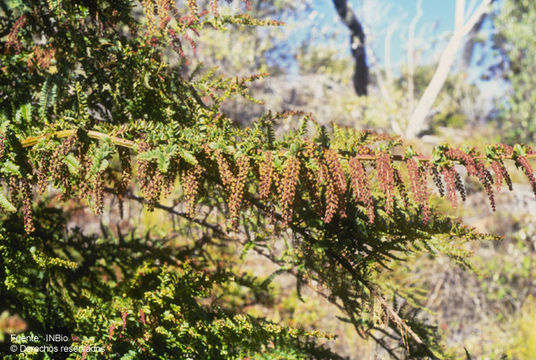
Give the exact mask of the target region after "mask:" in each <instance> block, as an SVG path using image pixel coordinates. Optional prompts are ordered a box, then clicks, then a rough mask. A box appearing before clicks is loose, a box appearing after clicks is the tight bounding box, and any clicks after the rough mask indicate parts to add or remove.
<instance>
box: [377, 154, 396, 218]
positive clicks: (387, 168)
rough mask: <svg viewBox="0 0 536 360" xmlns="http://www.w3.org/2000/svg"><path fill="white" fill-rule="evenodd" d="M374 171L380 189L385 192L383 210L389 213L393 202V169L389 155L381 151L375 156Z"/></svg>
mask: <svg viewBox="0 0 536 360" xmlns="http://www.w3.org/2000/svg"><path fill="white" fill-rule="evenodd" d="M376 171H377V172H378V182H379V186H380V190H381V191H382V192H383V193H384V194H385V197H386V207H385V212H386V213H387V214H391V212H392V211H393V204H394V188H395V181H394V171H393V168H392V166H391V157H390V156H389V154H388V153H386V152H384V151H382V152H380V153H379V154H378V155H377V156H376Z"/></svg>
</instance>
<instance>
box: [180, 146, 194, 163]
mask: <svg viewBox="0 0 536 360" xmlns="http://www.w3.org/2000/svg"><path fill="white" fill-rule="evenodd" d="M181 157H182V158H183V159H184V160H185V161H186V162H187V163H188V164H190V165H197V164H198V161H197V159H196V158H195V156H194V155H193V154H192V153H191V152H189V151H188V150H185V149H181Z"/></svg>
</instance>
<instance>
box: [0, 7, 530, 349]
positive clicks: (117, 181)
mask: <svg viewBox="0 0 536 360" xmlns="http://www.w3.org/2000/svg"><path fill="white" fill-rule="evenodd" d="M3 9H4V8H3ZM140 12H141V14H140ZM4 14H5V15H6V16H7V17H8V21H9V22H10V24H11V25H10V32H9V34H7V35H6V37H5V38H3V39H2V48H3V50H4V52H3V53H2V55H0V61H1V63H2V68H1V75H0V79H1V83H0V96H1V97H2V99H5V101H4V102H3V103H2V104H1V105H0V112H1V114H2V115H1V116H2V124H1V127H0V129H1V135H2V137H1V139H0V155H1V157H0V161H1V164H0V173H1V175H2V180H3V183H4V184H5V186H6V187H7V189H8V191H5V190H3V191H1V192H0V193H1V194H3V196H2V197H0V206H1V207H2V209H3V211H4V212H5V216H4V218H3V219H2V224H3V230H2V231H3V233H2V238H1V242H0V246H1V248H0V249H1V250H2V252H3V254H2V260H1V264H2V267H1V269H2V270H1V271H2V275H3V276H2V278H3V279H5V280H4V281H3V283H2V284H1V285H0V290H1V295H2V302H1V303H0V304H1V308H0V310H2V311H3V310H5V309H7V310H9V312H10V313H14V314H19V315H20V316H21V317H22V318H23V319H24V320H25V321H27V323H28V329H27V333H28V334H34V333H35V334H44V333H47V332H50V331H52V330H55V329H61V332H62V333H65V334H68V335H69V336H72V335H76V336H78V337H79V340H76V339H73V338H71V339H72V340H73V342H75V343H77V341H79V342H81V343H82V344H83V345H92V346H93V345H95V346H102V347H104V348H106V351H107V352H106V355H102V354H101V355H99V354H97V353H87V354H84V355H83V356H82V357H83V358H85V357H86V356H91V357H99V356H103V358H110V357H113V356H115V357H117V358H135V357H140V358H144V357H146V358H155V357H161V358H172V356H175V354H181V355H183V356H189V357H191V358H200V359H202V358H207V357H208V358H220V357H231V358H243V357H245V356H252V357H255V356H258V357H261V358H262V357H275V358H277V357H278V356H279V357H280V358H292V357H295V358H311V357H318V358H321V357H323V358H336V357H337V355H335V354H332V353H331V352H329V351H328V350H325V349H324V348H322V347H321V346H320V342H319V341H318V339H317V338H321V337H322V335H321V334H319V333H317V332H306V331H305V330H303V329H292V328H285V327H282V326H279V325H277V324H271V323H269V322H267V321H265V320H262V319H255V318H253V317H251V316H247V315H246V314H240V313H239V312H238V311H236V309H225V304H218V302H217V301H216V300H214V301H212V300H211V295H212V294H214V293H215V291H213V290H214V289H216V290H217V289H221V288H222V287H223V288H225V287H226V286H229V285H228V284H229V282H232V281H236V282H237V283H239V284H241V285H242V286H244V284H245V285H249V286H246V287H250V288H252V290H251V291H252V292H253V293H259V292H260V291H261V289H266V287H267V284H269V283H270V281H271V280H272V279H273V277H274V276H276V275H277V274H279V273H283V272H285V273H290V274H292V275H293V276H295V278H296V284H297V290H298V294H299V293H300V291H301V288H302V287H303V286H305V285H306V284H309V285H310V286H314V284H317V285H318V287H317V288H318V292H320V293H321V294H323V295H324V296H325V297H326V298H327V299H328V300H329V301H330V302H331V303H333V304H334V305H335V306H336V307H338V308H339V310H340V311H341V313H342V314H344V317H341V320H342V321H346V322H349V323H351V324H352V325H353V326H354V327H355V329H356V330H357V331H358V332H359V333H360V334H361V335H362V336H368V335H370V336H373V337H374V339H376V341H378V343H379V344H380V345H381V346H382V347H384V348H385V349H386V351H388V352H389V353H391V354H392V355H394V354H406V356H408V357H413V358H418V357H425V356H429V357H435V356H436V355H434V354H437V355H440V354H441V353H443V346H442V344H441V343H440V338H439V334H438V333H437V331H435V329H434V327H433V326H430V325H429V324H425V323H424V322H423V321H422V318H421V317H419V311H418V310H419V309H420V307H421V305H422V304H420V303H419V298H418V296H416V293H417V292H418V287H417V286H416V285H415V284H412V283H408V282H404V281H400V280H399V279H396V278H395V277H393V274H392V271H390V269H391V268H393V267H394V266H395V265H396V264H397V263H399V262H401V261H404V260H405V259H408V258H412V257H418V256H423V255H425V254H428V255H432V256H436V255H439V254H445V255H447V256H449V257H450V258H452V259H453V260H454V261H455V262H457V263H459V264H460V265H462V266H470V264H469V259H468V257H469V256H470V252H469V251H468V250H467V249H466V248H465V242H466V241H467V240H473V239H485V238H491V236H487V235H483V234H479V233H477V232H476V231H474V230H473V229H470V228H468V227H466V226H464V225H463V224H461V223H460V222H459V221H457V220H454V219H452V218H450V217H449V216H447V215H445V214H443V213H442V212H440V211H438V209H437V207H436V206H435V205H434V202H430V196H431V193H432V191H431V189H430V188H428V182H429V179H430V178H432V179H433V180H434V181H435V183H436V186H437V188H438V190H439V192H440V194H441V195H444V196H447V197H448V198H449V200H450V201H451V203H452V204H453V206H456V201H457V196H458V195H457V194H458V193H459V194H460V195H461V196H462V198H464V197H465V190H464V185H463V182H462V181H461V177H460V175H459V172H458V170H457V168H458V169H460V168H461V167H464V168H465V169H466V171H467V173H468V174H469V175H471V176H474V177H475V178H476V179H478V181H479V182H480V183H481V184H482V186H483V188H484V190H485V191H486V193H487V195H488V197H489V200H490V203H491V206H492V207H493V208H495V206H496V204H495V200H494V194H495V192H496V191H499V190H500V189H501V186H502V184H503V183H506V184H508V185H509V187H511V182H510V181H509V179H510V178H509V174H508V172H507V170H506V168H505V166H504V161H506V160H508V161H510V160H512V161H513V162H514V163H515V164H516V165H517V166H518V167H519V168H521V169H523V170H524V172H525V174H526V175H527V177H528V178H529V182H530V183H531V185H532V186H533V188H534V190H535V192H536V181H535V179H534V176H533V171H532V168H531V165H530V163H529V161H528V159H529V158H532V157H535V156H536V155H535V154H534V153H533V152H532V150H531V148H530V147H527V146H521V145H516V146H514V147H510V146H506V145H496V146H489V147H487V148H486V150H485V152H483V153H480V152H478V151H477V150H476V149H473V148H470V147H465V148H463V149H456V148H451V147H449V146H447V145H442V146H439V147H437V148H436V149H435V150H434V151H433V153H432V156H431V157H426V156H422V155H420V154H417V153H416V152H415V151H414V150H413V148H411V147H410V146H406V145H405V144H403V143H402V142H401V141H400V140H399V139H397V138H394V137H390V136H386V135H379V134H376V133H373V132H368V131H365V132H358V131H354V130H349V129H343V128H339V127H333V128H330V129H327V128H325V127H322V126H320V125H318V124H316V123H315V122H314V121H313V120H312V118H311V116H310V115H307V114H302V113H298V112H292V111H288V112H284V113H267V114H265V115H264V116H262V117H261V118H260V119H258V120H257V121H255V122H254V123H253V125H252V126H250V127H247V128H243V129H241V128H238V127H236V126H234V125H233V122H232V120H231V119H229V118H228V117H226V116H225V114H224V113H222V112H221V106H222V104H224V103H225V101H226V100H228V99H229V98H232V97H234V96H244V97H246V98H247V97H248V96H249V94H248V89H247V84H248V83H249V82H252V81H254V80H256V79H258V78H259V77H261V76H262V75H250V76H247V77H242V78H238V77H234V78H228V77H225V76H223V75H220V74H216V72H215V70H214V69H203V68H202V67H201V66H200V65H199V66H196V67H194V70H192V71H189V72H188V73H185V72H184V71H182V70H181V69H180V66H179V65H180V64H182V63H186V61H191V60H192V59H191V58H189V57H188V55H187V52H186V51H185V48H186V47H188V46H189V47H192V48H194V47H195V46H196V39H198V35H199V34H200V33H201V32H203V31H204V30H205V29H206V28H215V29H223V28H224V27H225V26H226V25H229V24H232V25H233V26H238V25H240V26H253V25H277V24H278V22H277V21H270V20H262V21H261V20H257V19H254V18H252V17H250V16H248V15H243V14H237V15H229V14H226V13H224V12H220V11H219V7H218V4H217V2H212V6H211V7H210V8H209V9H207V10H202V9H201V8H199V7H198V4H197V3H196V2H195V1H193V0H191V1H188V2H187V7H186V9H182V8H176V7H175V6H174V5H173V4H172V2H171V1H169V0H159V1H156V2H153V1H151V0H145V1H143V2H142V3H137V2H131V1H126V0H124V1H114V2H106V1H96V2H89V3H87V4H86V3H80V2H78V1H69V0H58V1H50V0H49V1H31V2H30V1H22V0H18V1H15V0H14V1H12V2H11V3H10V6H9V7H6V8H5V9H4ZM142 14H143V15H142ZM36 39H41V40H39V41H38V40H36ZM170 54H171V55H170ZM171 59H174V60H173V61H177V62H178V65H177V64H173V61H171ZM289 117H297V118H300V119H301V126H300V127H299V128H298V129H295V130H293V131H289V132H288V133H286V134H285V135H284V136H282V137H276V136H275V135H274V134H275V131H274V124H275V123H276V122H278V121H281V120H283V119H286V118H289ZM404 165H405V166H404ZM443 182H445V185H444V184H443ZM34 189H35V190H36V191H35V194H34V192H33V190H34ZM136 193H139V194H140V195H141V196H138V195H136ZM410 193H411V194H412V195H411V196H410V195H409V194H410ZM54 194H59V199H57V200H52V199H50V197H52V196H53V195H54ZM168 196H171V197H172V198H173V200H174V203H175V204H180V205H181V207H180V209H182V210H183V211H181V210H177V208H175V207H173V206H172V207H168V206H165V205H163V204H162V203H161V202H162V201H163V200H164V199H165V198H166V197H168ZM47 197H48V198H47ZM107 197H115V198H116V199H117V200H118V203H119V206H120V209H119V210H120V212H121V213H122V204H123V203H124V202H125V201H139V202H142V203H144V204H145V205H146V207H147V209H149V210H153V209H155V208H160V209H163V210H166V211H168V212H170V213H171V214H174V215H175V216H177V217H178V224H177V227H178V229H179V230H177V231H178V232H179V233H180V234H181V236H182V237H186V236H188V237H189V238H190V239H193V241H191V245H190V247H189V248H182V249H181V248H174V247H173V246H169V247H168V246H164V244H165V241H166V239H153V238H151V237H150V236H149V234H142V235H139V234H137V231H136V229H135V228H133V229H131V233H132V234H131V238H130V240H127V239H126V238H125V237H124V236H123V235H122V234H121V231H119V230H118V232H119V233H118V234H117V235H116V237H113V236H111V235H110V232H109V231H106V229H103V233H102V235H101V236H100V237H90V236H88V235H85V234H82V232H80V231H76V230H72V229H67V228H66V227H65V219H66V218H68V215H69V214H68V211H67V205H68V204H69V202H70V201H73V200H76V201H77V202H82V203H84V202H85V203H86V204H88V205H89V206H90V207H91V208H92V209H93V210H94V212H96V213H98V214H102V213H104V212H105V211H107V212H110V211H111V209H107V208H106V207H105V199H106V198H107ZM40 200H41V201H42V202H40ZM434 201H435V200H434ZM58 204H61V207H58V209H57V210H54V206H57V205H58ZM16 209H20V210H21V211H20V213H15V211H14V210H16ZM62 213H63V215H62ZM23 229H24V232H25V233H27V234H28V236H26V235H25V234H24V232H23ZM281 242H282V243H283V246H278V245H281ZM217 246H220V247H221V248H231V247H237V248H239V249H240V250H242V251H243V252H244V253H247V252H248V251H252V250H253V251H255V252H257V253H259V254H261V255H262V256H264V257H266V258H268V259H270V260H271V261H272V262H273V263H274V264H277V265H278V267H279V270H278V271H277V272H276V273H274V274H272V275H270V276H268V277H267V279H266V280H263V281H248V280H247V279H243V278H241V276H240V274H236V273H234V272H233V262H232V260H231V258H230V257H227V256H226V254H225V251H223V250H222V251H221V254H219V256H218V257H217V258H215V259H214V258H212V256H211V254H213V253H214V252H213V251H212V252H211V251H209V249H211V248H212V250H213V249H214V247H217ZM207 298H208V300H205V301H201V300H202V299H207ZM4 299H5V300H4ZM119 327H120V328H121V331H118V330H117V329H119ZM58 331H59V330H58ZM75 340H76V341H75ZM172 354H173V355H172ZM12 356H13V357H17V356H18V355H12ZM24 356H30V355H20V356H19V357H22V358H24ZM73 356H74V355H73Z"/></svg>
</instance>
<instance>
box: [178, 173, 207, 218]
mask: <svg viewBox="0 0 536 360" xmlns="http://www.w3.org/2000/svg"><path fill="white" fill-rule="evenodd" d="M202 173H203V168H202V167H201V165H199V164H197V165H195V166H193V167H191V168H189V169H188V170H187V171H186V174H185V176H184V181H183V185H182V186H183V190H184V197H185V200H186V215H187V216H188V217H190V218H193V217H194V215H195V202H196V201H197V196H198V194H199V183H200V178H201V174H202Z"/></svg>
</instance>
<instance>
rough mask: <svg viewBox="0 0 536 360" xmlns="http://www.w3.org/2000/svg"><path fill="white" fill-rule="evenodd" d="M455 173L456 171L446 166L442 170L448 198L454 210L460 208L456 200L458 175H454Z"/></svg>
mask: <svg viewBox="0 0 536 360" xmlns="http://www.w3.org/2000/svg"><path fill="white" fill-rule="evenodd" d="M455 172H456V170H454V168H453V167H450V166H448V167H447V166H445V167H443V169H441V173H442V174H443V179H445V185H446V190H447V197H448V199H449V201H450V203H451V204H452V207H453V208H456V207H457V206H458V201H457V198H456V175H454V173H455Z"/></svg>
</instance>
